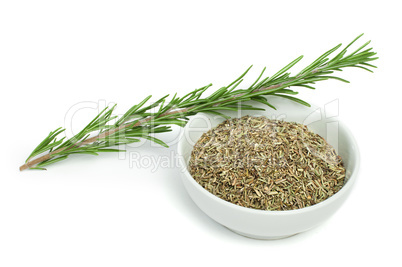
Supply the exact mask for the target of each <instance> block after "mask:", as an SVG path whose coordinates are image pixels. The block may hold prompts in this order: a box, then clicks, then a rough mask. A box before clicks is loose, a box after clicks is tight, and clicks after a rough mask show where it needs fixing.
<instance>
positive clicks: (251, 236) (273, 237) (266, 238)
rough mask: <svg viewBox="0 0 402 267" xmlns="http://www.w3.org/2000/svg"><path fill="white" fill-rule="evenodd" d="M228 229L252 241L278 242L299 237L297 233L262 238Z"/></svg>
mask: <svg viewBox="0 0 402 267" xmlns="http://www.w3.org/2000/svg"><path fill="white" fill-rule="evenodd" d="M228 229H229V230H230V231H232V232H234V233H236V234H238V235H241V236H245V237H248V238H252V239H259V240H277V239H283V238H287V237H291V236H294V235H297V233H296V234H292V235H282V236H260V235H252V234H247V233H243V232H240V231H237V230H233V229H230V228H228Z"/></svg>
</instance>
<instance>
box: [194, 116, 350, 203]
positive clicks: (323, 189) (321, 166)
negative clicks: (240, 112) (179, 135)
mask: <svg viewBox="0 0 402 267" xmlns="http://www.w3.org/2000/svg"><path fill="white" fill-rule="evenodd" d="M189 170H190V173H191V175H192V176H193V177H194V179H195V180H196V181H197V182H198V183H199V184H200V185H202V186H203V187H204V188H205V189H207V190H208V191H209V192H211V193H212V194H214V195H216V196H218V197H220V198H222V199H224V200H226V201H229V202H231V203H234V204H237V205H240V206H243V207H249V208H255V209H262V210H293V209H300V208H303V207H307V206H311V205H314V204H316V203H319V202H321V201H323V200H325V199H327V198H328V197H330V196H332V195H333V194H335V193H336V192H338V191H339V190H340V189H341V188H342V186H343V184H344V179H345V168H344V167H343V163H342V159H341V157H340V156H338V155H337V154H336V152H335V149H334V148H333V147H332V146H331V145H330V144H328V143H327V142H326V140H325V139H324V138H322V137H321V136H319V135H318V134H315V133H313V132H312V131H310V130H309V129H308V128H307V126H305V125H303V124H299V123H295V122H285V121H280V120H270V119H268V118H266V117H251V116H244V117H242V118H235V119H230V120H226V121H224V122H223V123H221V124H219V125H218V126H217V127H215V128H213V129H211V130H209V131H208V132H206V133H204V134H203V135H202V136H201V138H200V139H199V140H198V142H197V143H196V144H195V146H194V149H193V151H192V154H191V158H190V163H189Z"/></svg>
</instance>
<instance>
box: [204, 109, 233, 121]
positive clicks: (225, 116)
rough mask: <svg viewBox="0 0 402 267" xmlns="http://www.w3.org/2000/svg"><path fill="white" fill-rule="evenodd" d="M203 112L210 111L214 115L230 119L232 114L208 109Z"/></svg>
mask: <svg viewBox="0 0 402 267" xmlns="http://www.w3.org/2000/svg"><path fill="white" fill-rule="evenodd" d="M203 112H204V113H210V114H213V115H217V116H220V117H223V118H225V119H230V116H228V115H225V114H223V113H221V112H219V111H213V110H206V111H203Z"/></svg>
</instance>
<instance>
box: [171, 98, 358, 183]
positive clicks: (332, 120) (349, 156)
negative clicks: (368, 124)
mask: <svg viewBox="0 0 402 267" xmlns="http://www.w3.org/2000/svg"><path fill="white" fill-rule="evenodd" d="M268 101H269V102H270V103H272V104H273V105H274V106H275V107H276V108H277V110H273V109H270V108H266V106H264V105H262V104H261V105H255V103H253V105H255V106H259V107H263V108H266V110H265V111H259V110H257V111H255V110H252V111H238V112H225V114H226V115H229V116H231V117H232V118H233V117H242V116H245V115H250V116H265V117H268V118H270V119H279V120H285V121H293V122H297V123H302V124H305V125H307V126H308V128H309V129H310V130H312V131H313V132H315V133H317V134H319V135H320V136H322V137H323V138H325V139H326V140H327V142H328V143H329V144H331V145H332V146H333V147H334V148H335V150H336V152H337V153H338V154H339V155H340V156H341V157H342V159H343V162H344V166H345V168H346V178H345V180H346V182H347V181H348V180H349V179H350V177H352V176H353V174H354V173H355V172H357V170H358V166H359V152H358V147H357V144H356V141H355V140H354V138H353V136H352V134H351V132H350V131H349V130H348V129H347V127H346V126H345V125H344V124H343V123H342V122H340V121H339V120H338V117H337V110H335V111H334V109H331V110H332V111H329V110H330V109H329V108H327V106H324V107H319V106H313V105H312V106H311V107H306V106H302V105H300V104H298V103H295V102H292V101H290V100H287V99H283V98H280V97H270V98H269V99H268ZM224 120H225V119H224V118H223V117H221V116H217V115H211V114H205V113H199V114H197V115H196V116H194V117H192V118H191V119H190V121H189V122H188V124H187V125H186V127H185V129H184V131H183V135H182V138H181V139H180V142H179V145H178V150H179V151H178V152H179V154H180V155H181V156H182V157H183V162H184V164H185V166H184V167H185V169H184V170H183V171H184V172H188V170H187V166H188V162H189V160H190V155H191V151H192V150H193V147H194V145H195V143H196V142H197V141H198V139H199V138H200V137H201V135H202V134H203V133H204V132H207V131H208V130H210V129H211V128H213V127H216V126H217V125H218V124H220V123H221V122H223V121H224Z"/></svg>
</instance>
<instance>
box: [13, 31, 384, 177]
mask: <svg viewBox="0 0 402 267" xmlns="http://www.w3.org/2000/svg"><path fill="white" fill-rule="evenodd" d="M362 35H363V34H361V35H359V36H358V37H356V38H355V39H354V40H353V41H352V42H351V43H349V44H348V45H347V46H346V47H345V48H344V49H342V50H341V51H340V52H339V53H338V54H336V55H335V56H333V57H332V58H331V59H330V58H329V56H330V55H332V54H333V53H334V52H335V51H336V50H338V49H339V48H340V47H341V44H339V45H337V46H335V47H334V48H332V49H330V50H328V51H327V52H325V53H324V54H322V55H321V56H320V57H318V58H317V59H316V60H315V61H314V62H312V63H311V64H310V65H308V66H307V67H305V68H304V69H303V70H302V71H300V72H299V73H298V74H297V75H295V76H291V73H290V72H288V70H289V69H291V68H292V67H293V66H294V65H296V64H297V63H298V62H299V61H300V60H301V59H302V58H303V56H300V57H298V58H296V59H295V60H293V61H292V62H290V63H289V64H288V65H286V66H285V67H284V68H282V69H281V70H279V71H278V72H277V73H275V74H274V75H272V76H271V77H266V78H264V79H261V78H262V76H263V74H264V72H265V68H264V69H263V70H262V72H261V74H260V75H259V77H258V78H257V80H256V81H255V82H254V83H253V84H252V85H251V86H250V87H248V88H247V89H237V88H238V87H239V85H240V84H241V83H242V81H243V78H244V76H245V75H246V74H247V73H248V71H249V70H250V68H251V67H250V68H248V69H247V70H246V71H245V72H244V73H243V74H242V75H240V77H239V78H237V79H236V80H234V81H233V82H232V83H230V84H229V85H227V86H224V87H222V88H220V89H218V90H217V91H215V92H214V93H212V94H211V95H209V96H207V97H204V96H203V94H204V92H205V91H206V90H207V89H208V88H210V87H211V86H212V84H208V85H206V86H204V87H201V88H199V89H196V90H194V91H192V92H190V93H188V94H187V95H185V96H183V97H178V96H177V94H175V95H174V96H173V98H171V99H170V100H169V101H168V100H167V99H168V97H169V95H166V96H164V97H162V98H160V99H158V100H157V101H155V102H154V103H152V104H147V103H148V102H150V98H151V96H148V97H146V98H145V99H144V100H143V101H141V102H140V103H139V104H137V105H134V106H133V107H132V108H130V109H129V110H128V111H127V112H126V113H125V114H124V115H123V116H122V117H120V118H119V119H118V120H117V122H115V123H112V122H113V121H114V120H115V119H117V116H114V115H113V110H114V108H115V105H114V106H112V107H106V108H105V109H104V110H102V111H101V112H100V113H99V114H98V115H97V116H96V117H95V118H94V119H93V120H92V121H91V122H90V123H89V124H88V125H87V126H86V127H84V129H82V130H81V131H80V132H79V133H78V134H76V135H75V136H73V137H72V138H70V139H68V140H65V137H63V138H61V139H59V140H58V139H57V138H58V137H59V136H60V134H61V133H62V132H63V131H65V129H63V128H58V129H56V130H55V131H52V132H50V134H49V135H48V136H47V137H46V138H45V139H44V140H43V141H42V142H41V143H40V144H39V145H38V146H37V147H36V148H35V149H34V150H33V151H32V153H31V154H30V155H29V157H28V158H27V160H26V161H25V164H23V165H22V166H21V167H20V170H21V171H23V170H25V169H42V170H43V169H44V168H43V167H45V166H47V165H50V164H53V163H55V162H59V161H62V160H64V159H66V158H67V157H68V156H70V155H72V154H90V155H98V153H99V152H117V151H120V150H119V149H116V148H113V147H116V146H118V145H125V144H129V143H133V142H139V141H140V138H145V139H148V140H151V141H153V142H156V143H158V144H160V145H162V146H165V147H167V145H166V144H165V143H164V142H163V141H162V140H160V139H158V138H156V137H154V136H153V134H155V133H163V132H169V131H171V126H170V125H178V126H181V127H183V126H184V125H186V123H187V121H188V117H189V116H191V115H195V114H196V113H198V112H206V113H212V114H216V115H220V116H223V117H225V118H226V117H227V116H226V115H224V114H222V113H221V112H220V111H222V110H238V109H243V110H263V109H261V108H256V107H254V106H252V105H249V104H244V103H243V102H245V101H256V102H261V103H263V104H265V105H267V106H268V107H270V108H274V109H275V107H274V106H272V105H271V104H270V103H269V102H268V100H267V99H266V97H264V96H268V95H276V96H279V97H283V98H287V99H290V100H292V101H295V102H297V103H300V104H303V105H306V106H309V104H308V103H307V102H305V101H303V100H301V99H299V98H296V97H294V96H293V95H296V94H297V93H298V92H296V91H293V90H291V89H288V87H292V86H293V87H296V86H299V87H306V88H309V89H315V88H314V87H313V86H312V85H313V84H315V82H318V81H324V80H328V79H336V80H340V81H342V82H347V83H348V82H349V81H346V80H344V79H342V78H340V77H337V76H333V75H332V74H333V73H334V72H335V71H342V69H343V68H345V67H357V68H361V69H364V70H367V71H370V72H372V70H370V69H369V68H376V66H374V65H371V64H370V63H368V62H370V61H373V60H376V59H377V58H378V57H374V56H375V55H376V53H375V52H373V51H372V48H368V49H366V46H367V45H368V44H369V43H370V41H368V42H366V43H365V44H363V45H362V46H360V47H359V48H358V49H356V50H355V51H353V52H352V53H350V54H348V55H347V54H346V53H347V49H348V48H349V47H350V46H351V45H352V44H353V43H354V42H356V40H358V39H359V38H360V37H361V36H362Z"/></svg>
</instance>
